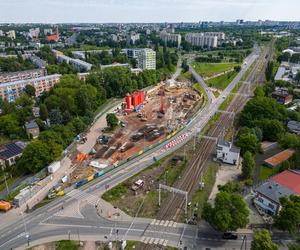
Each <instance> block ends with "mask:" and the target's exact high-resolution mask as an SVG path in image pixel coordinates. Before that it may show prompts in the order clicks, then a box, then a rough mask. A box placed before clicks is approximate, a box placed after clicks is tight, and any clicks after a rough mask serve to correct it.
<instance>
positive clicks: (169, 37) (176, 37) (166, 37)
mask: <svg viewBox="0 0 300 250" xmlns="http://www.w3.org/2000/svg"><path fill="white" fill-rule="evenodd" d="M159 38H160V39H161V40H163V41H164V42H165V43H168V42H172V43H176V44H177V47H180V45H181V35H180V34H173V33H168V32H167V31H165V30H164V31H162V32H160V34H159Z"/></svg>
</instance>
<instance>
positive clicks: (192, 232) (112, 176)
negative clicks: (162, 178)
mask: <svg viewBox="0 0 300 250" xmlns="http://www.w3.org/2000/svg"><path fill="white" fill-rule="evenodd" d="M258 55H259V49H258V48H256V49H255V50H254V52H253V53H252V54H251V55H249V56H248V57H247V58H246V59H245V63H244V64H243V68H242V70H241V71H240V72H239V74H238V75H237V76H236V78H235V79H234V80H233V81H232V82H231V83H230V84H229V85H228V87H227V88H226V89H225V90H224V91H223V93H222V94H221V95H220V96H219V97H218V98H214V97H213V94H212V93H211V92H210V91H209V90H208V88H207V86H206V85H205V83H204V81H201V78H200V76H199V75H198V74H197V73H196V72H195V71H194V70H193V69H192V68H190V70H191V72H192V74H193V76H194V78H195V79H196V80H197V81H199V82H200V83H201V84H202V86H203V88H204V89H205V90H206V91H207V95H208V102H207V105H206V106H205V107H204V108H203V109H202V110H200V111H199V112H198V113H197V114H196V115H195V117H194V118H193V119H192V120H191V122H190V123H189V124H187V125H186V127H185V128H183V129H182V130H181V131H180V132H179V133H178V134H177V135H176V136H175V138H172V139H170V140H169V141H166V142H165V143H163V144H161V145H160V146H158V147H156V148H153V149H151V150H149V151H148V152H146V153H144V154H143V155H141V156H139V157H137V158H135V159H134V160H132V161H130V162H128V163H126V164H124V165H122V166H120V167H118V168H116V169H113V170H112V171H111V172H109V173H108V174H106V175H105V176H102V177H100V178H98V179H97V180H95V181H94V182H91V183H89V184H88V185H86V186H84V187H82V188H81V189H80V190H79V192H78V191H77V192H76V194H75V195H73V196H70V195H66V196H65V197H61V198H59V199H57V200H55V201H53V202H52V203H50V204H48V205H46V206H44V207H42V208H40V209H37V210H36V211H34V212H32V213H29V214H23V215H20V216H19V217H18V218H16V220H15V221H12V222H11V223H10V224H7V225H6V226H5V227H2V228H1V229H0V249H10V248H17V247H21V248H25V247H26V244H27V242H28V241H29V243H30V245H32V244H38V243H41V242H47V241H51V240H59V239H68V238H72V239H79V240H87V239H89V240H105V238H104V236H106V237H107V238H108V240H115V239H118V240H120V239H123V238H124V239H133V240H139V241H143V242H145V243H153V244H160V245H171V246H179V245H180V242H182V245H186V246H188V247H189V248H191V249H193V247H194V248H195V247H196V246H197V248H195V249H201V247H202V246H203V247H204V246H205V247H214V248H216V247H221V248H222V249H224V247H228V248H229V247H230V248H232V247H234V248H238V247H239V246H240V244H241V242H240V240H238V241H223V240H222V239H221V238H220V235H219V234H218V233H216V232H214V230H212V229H211V228H210V227H209V226H207V225H204V224H201V226H200V225H199V226H190V225H185V224H176V223H175V222H172V221H153V220H149V219H141V218H137V219H132V220H131V219H129V220H124V219H121V218H119V217H117V218H113V219H110V220H108V219H106V218H104V217H102V216H99V215H98V214H97V213H96V209H95V205H96V204H97V199H98V197H99V195H100V194H102V193H103V192H104V191H105V187H106V186H107V185H109V186H110V187H113V186H115V185H117V184H119V183H121V182H123V181H124V180H126V179H127V178H129V177H131V176H133V175H134V174H136V173H138V172H140V171H141V170H143V169H145V168H146V167H148V166H149V165H151V164H152V163H153V157H154V156H155V158H156V159H160V158H162V157H164V156H166V155H168V154H170V153H171V152H173V151H175V150H177V149H178V148H180V147H181V146H182V145H183V144H184V143H186V141H188V140H189V139H190V138H193V136H194V135H195V134H196V133H199V131H201V129H202V128H203V127H204V126H205V125H206V124H207V122H208V121H209V119H210V118H211V117H212V116H213V115H214V114H215V113H216V112H217V111H218V109H219V106H220V105H221V103H222V102H223V101H224V99H225V98H226V97H227V96H228V95H229V94H230V92H231V90H232V89H233V88H234V87H235V86H236V84H237V83H238V82H239V81H240V80H241V78H242V76H243V75H244V74H245V72H246V71H247V70H248V68H249V67H250V65H251V64H252V63H253V62H254V61H255V60H256V59H257V58H258ZM183 134H185V135H186V140H185V141H183V142H181V143H178V144H177V145H176V146H174V147H172V148H169V149H166V148H165V145H166V144H168V143H169V142H170V141H171V140H176V137H178V136H180V135H183ZM62 204H63V206H64V211H69V212H68V213H63V212H62ZM116 229H117V230H118V234H117V233H116V232H117V231H116ZM247 238H248V239H251V235H248V237H247Z"/></svg>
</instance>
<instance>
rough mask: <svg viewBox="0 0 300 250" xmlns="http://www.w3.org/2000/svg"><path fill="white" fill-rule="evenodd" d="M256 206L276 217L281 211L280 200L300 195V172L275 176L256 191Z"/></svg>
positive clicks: (289, 172)
mask: <svg viewBox="0 0 300 250" xmlns="http://www.w3.org/2000/svg"><path fill="white" fill-rule="evenodd" d="M254 192H255V197H254V200H253V201H254V204H255V205H256V206H257V207H259V209H260V210H261V211H263V212H265V213H267V214H270V215H276V214H278V212H279V211H280V209H281V205H280V198H281V197H287V196H290V195H292V194H293V195H300V171H296V170H285V171H283V172H282V173H279V174H277V175H274V176H273V177H271V178H270V179H269V180H268V181H266V182H264V183H263V184H261V185H260V186H258V187H257V188H255V190H254Z"/></svg>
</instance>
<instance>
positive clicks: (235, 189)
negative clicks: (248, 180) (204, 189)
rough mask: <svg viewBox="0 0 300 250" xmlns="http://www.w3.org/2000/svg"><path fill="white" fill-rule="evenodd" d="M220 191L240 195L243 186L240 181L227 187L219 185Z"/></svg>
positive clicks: (233, 182) (229, 183)
mask: <svg viewBox="0 0 300 250" xmlns="http://www.w3.org/2000/svg"><path fill="white" fill-rule="evenodd" d="M218 189H219V191H223V192H228V193H240V192H241V191H242V186H241V184H240V182H238V181H230V182H227V183H226V184H225V185H223V186H221V185H218Z"/></svg>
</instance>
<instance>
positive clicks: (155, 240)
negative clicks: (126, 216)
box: [141, 237, 168, 247]
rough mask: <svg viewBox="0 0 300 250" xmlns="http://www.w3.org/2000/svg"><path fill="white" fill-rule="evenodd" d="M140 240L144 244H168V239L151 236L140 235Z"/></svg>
mask: <svg viewBox="0 0 300 250" xmlns="http://www.w3.org/2000/svg"><path fill="white" fill-rule="evenodd" d="M141 242H143V243H144V244H154V245H162V246H164V247H165V246H167V245H168V240H165V239H160V238H152V237H142V239H141Z"/></svg>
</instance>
